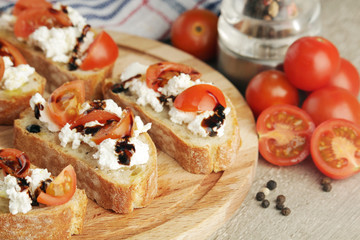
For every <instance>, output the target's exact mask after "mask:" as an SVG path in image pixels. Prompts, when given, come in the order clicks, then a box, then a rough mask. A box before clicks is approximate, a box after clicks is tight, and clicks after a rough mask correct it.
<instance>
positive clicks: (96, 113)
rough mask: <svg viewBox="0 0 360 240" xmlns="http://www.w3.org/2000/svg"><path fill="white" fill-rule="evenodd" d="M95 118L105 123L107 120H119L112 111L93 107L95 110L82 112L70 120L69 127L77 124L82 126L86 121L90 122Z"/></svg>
mask: <svg viewBox="0 0 360 240" xmlns="http://www.w3.org/2000/svg"><path fill="white" fill-rule="evenodd" d="M95 120H96V121H98V122H99V123H101V124H105V123H106V122H107V121H108V120H115V121H119V120H120V118H119V117H118V116H117V115H116V114H114V113H110V112H108V111H104V110H96V109H95V110H93V111H91V112H90V113H84V114H81V115H79V116H78V117H77V118H76V119H74V121H70V128H71V129H73V128H75V127H77V126H83V125H85V124H86V123H88V122H92V121H95Z"/></svg>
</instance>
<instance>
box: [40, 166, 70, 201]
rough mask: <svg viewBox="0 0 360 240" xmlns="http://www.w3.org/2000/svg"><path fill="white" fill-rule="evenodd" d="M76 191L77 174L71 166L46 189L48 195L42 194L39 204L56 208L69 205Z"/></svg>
mask: <svg viewBox="0 0 360 240" xmlns="http://www.w3.org/2000/svg"><path fill="white" fill-rule="evenodd" d="M75 191H76V173H75V170H74V168H73V167H72V166H71V165H68V166H67V167H65V168H64V169H63V170H62V171H61V173H60V174H59V175H58V176H57V177H56V178H55V179H54V181H52V182H51V183H50V184H49V186H48V187H47V188H46V193H44V192H40V194H39V196H38V198H37V201H38V202H39V203H42V204H45V205H48V206H55V205H61V204H64V203H67V202H68V201H69V200H70V199H71V198H72V196H74V194H75Z"/></svg>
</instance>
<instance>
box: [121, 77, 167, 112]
mask: <svg viewBox="0 0 360 240" xmlns="http://www.w3.org/2000/svg"><path fill="white" fill-rule="evenodd" d="M129 85H130V86H129V90H130V92H131V93H133V94H134V95H135V96H136V97H137V99H136V103H137V104H138V105H140V106H146V105H147V104H149V105H150V106H151V107H152V108H153V109H154V110H155V111H156V112H162V110H163V109H164V106H163V105H162V103H161V102H160V101H159V99H158V98H159V97H160V93H158V92H155V91H154V90H153V89H151V88H148V87H147V85H146V83H145V82H143V81H139V80H137V79H134V81H130V82H129ZM125 87H126V85H125Z"/></svg>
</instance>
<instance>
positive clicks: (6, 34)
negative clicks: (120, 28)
mask: <svg viewBox="0 0 360 240" xmlns="http://www.w3.org/2000/svg"><path fill="white" fill-rule="evenodd" d="M0 38H3V39H5V40H7V41H9V42H10V43H12V44H13V45H14V46H15V47H17V48H18V49H19V51H20V52H21V53H22V55H23V56H24V58H25V59H26V61H27V62H28V63H29V65H30V66H32V67H34V68H35V69H36V71H37V72H38V73H39V74H40V75H42V76H44V77H45V78H46V80H47V84H46V90H47V91H48V92H52V91H53V90H54V89H56V88H58V87H59V86H61V85H62V84H64V83H65V82H68V81H73V80H78V79H81V80H84V82H85V93H86V98H87V99H88V100H93V99H101V98H102V92H101V86H102V84H101V83H102V81H103V80H104V79H105V78H107V77H110V76H111V74H112V70H113V67H114V64H111V65H108V66H106V67H104V68H101V69H97V70H91V71H82V70H80V69H78V70H75V71H69V70H68V69H67V66H66V64H64V63H57V62H53V61H52V60H51V59H47V58H46V57H45V55H44V53H43V52H42V51H41V50H39V49H37V48H34V47H31V46H29V45H27V44H26V43H24V42H21V41H19V40H17V38H16V37H15V35H14V34H13V33H12V32H11V31H8V30H4V29H1V30H0Z"/></svg>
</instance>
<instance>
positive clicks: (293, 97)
mask: <svg viewBox="0 0 360 240" xmlns="http://www.w3.org/2000/svg"><path fill="white" fill-rule="evenodd" d="M245 98H246V101H247V103H248V104H249V106H250V108H251V110H252V112H253V113H254V115H255V116H256V117H257V116H259V114H260V113H261V112H262V111H263V110H265V109H266V108H268V107H270V106H272V105H275V104H290V105H295V106H297V105H298V104H299V93H298V90H297V89H296V88H295V87H294V86H293V85H291V83H290V82H289V81H288V79H287V78H286V76H285V74H284V73H283V72H280V71H278V70H267V71H263V72H260V73H258V74H257V75H256V76H254V77H253V78H252V79H251V80H250V82H249V83H248V85H247V87H246V91H245Z"/></svg>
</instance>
